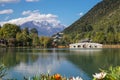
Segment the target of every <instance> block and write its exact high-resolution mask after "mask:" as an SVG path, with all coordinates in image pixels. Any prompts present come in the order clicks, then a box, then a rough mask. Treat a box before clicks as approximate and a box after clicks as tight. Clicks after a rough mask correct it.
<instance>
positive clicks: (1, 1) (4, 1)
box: [0, 0, 20, 3]
mask: <svg viewBox="0 0 120 80" xmlns="http://www.w3.org/2000/svg"><path fill="white" fill-rule="evenodd" d="M19 1H20V0H0V3H14V2H19Z"/></svg>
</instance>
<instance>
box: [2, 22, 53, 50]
mask: <svg viewBox="0 0 120 80" xmlns="http://www.w3.org/2000/svg"><path fill="white" fill-rule="evenodd" d="M0 39H4V40H6V41H7V43H6V44H4V45H6V46H33V47H36V46H40V47H44V48H46V47H50V46H51V43H52V39H51V38H49V37H39V36H38V31H37V29H35V28H32V29H31V30H29V29H28V28H24V29H20V27H19V26H17V25H15V24H9V23H7V24H4V25H3V26H2V27H0ZM0 44H1V43H0ZM2 45H3V44H2Z"/></svg>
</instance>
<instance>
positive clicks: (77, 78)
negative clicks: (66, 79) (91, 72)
mask: <svg viewBox="0 0 120 80" xmlns="http://www.w3.org/2000/svg"><path fill="white" fill-rule="evenodd" d="M70 80H83V79H82V78H81V77H79V76H78V77H76V78H75V77H72V78H71V79H70Z"/></svg>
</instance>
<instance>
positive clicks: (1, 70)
mask: <svg viewBox="0 0 120 80" xmlns="http://www.w3.org/2000/svg"><path fill="white" fill-rule="evenodd" d="M6 70H7V68H6V67H5V66H4V65H3V64H1V65H0V78H2V77H4V76H5V75H6Z"/></svg>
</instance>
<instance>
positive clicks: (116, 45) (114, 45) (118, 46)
mask: <svg viewBox="0 0 120 80" xmlns="http://www.w3.org/2000/svg"><path fill="white" fill-rule="evenodd" d="M103 48H120V44H110V45H109V44H105V45H104V44H103Z"/></svg>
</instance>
